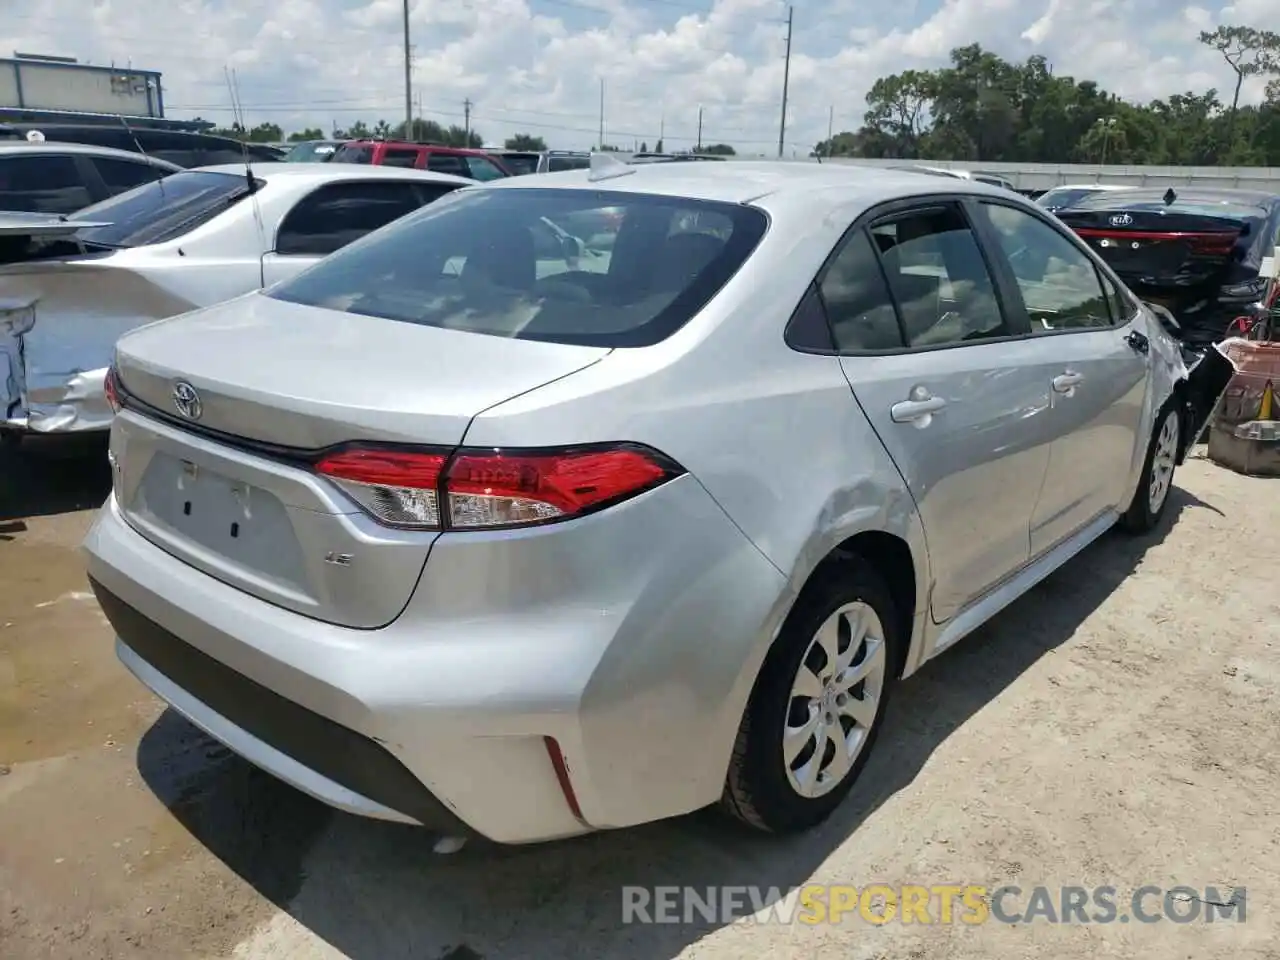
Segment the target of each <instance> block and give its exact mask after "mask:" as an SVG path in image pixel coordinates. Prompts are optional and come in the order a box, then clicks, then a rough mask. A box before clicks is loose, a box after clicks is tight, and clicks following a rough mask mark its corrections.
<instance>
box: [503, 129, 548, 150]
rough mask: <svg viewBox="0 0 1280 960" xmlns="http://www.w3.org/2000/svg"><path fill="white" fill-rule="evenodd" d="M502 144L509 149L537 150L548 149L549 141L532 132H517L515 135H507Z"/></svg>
mask: <svg viewBox="0 0 1280 960" xmlns="http://www.w3.org/2000/svg"><path fill="white" fill-rule="evenodd" d="M502 145H503V146H504V147H506V148H507V149H508V150H528V151H536V150H545V149H547V142H546V141H545V140H543V139H542V138H541V137H535V136H534V135H533V134H531V133H517V134H516V135H515V136H511V137H507V139H506V140H505V141H504V142H503V144H502Z"/></svg>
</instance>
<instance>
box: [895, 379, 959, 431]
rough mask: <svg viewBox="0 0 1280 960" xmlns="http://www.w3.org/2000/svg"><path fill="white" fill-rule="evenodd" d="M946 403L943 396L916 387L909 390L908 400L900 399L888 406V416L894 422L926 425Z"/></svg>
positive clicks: (919, 425)
mask: <svg viewBox="0 0 1280 960" xmlns="http://www.w3.org/2000/svg"><path fill="white" fill-rule="evenodd" d="M946 405H947V401H946V400H945V399H944V398H943V397H934V396H931V395H930V394H929V391H927V390H924V389H923V388H920V387H917V388H916V389H914V390H912V391H911V399H910V400H902V401H899V402H898V403H895V404H894V405H893V406H892V407H890V408H889V416H890V417H892V418H893V422H894V423H912V424H915V425H916V426H917V427H927V426H928V425H929V424H930V423H931V422H933V415H934V414H935V413H937V412H938V411H939V410H941V409H942V408H943V407H945V406H946Z"/></svg>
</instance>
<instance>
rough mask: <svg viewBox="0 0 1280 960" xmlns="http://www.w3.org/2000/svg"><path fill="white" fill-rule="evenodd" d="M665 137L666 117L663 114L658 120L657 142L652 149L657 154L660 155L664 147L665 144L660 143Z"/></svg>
mask: <svg viewBox="0 0 1280 960" xmlns="http://www.w3.org/2000/svg"><path fill="white" fill-rule="evenodd" d="M666 135H667V115H666V113H663V114H662V116H661V117H659V118H658V142H657V143H655V144H654V145H653V146H654V149H655V150H657V152H658V153H661V152H662V151H663V149H664V148H665V147H666V144H665V143H663V142H662V141H663V140H664V139H665V138H666Z"/></svg>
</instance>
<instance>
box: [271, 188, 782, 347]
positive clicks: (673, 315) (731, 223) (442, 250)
mask: <svg viewBox="0 0 1280 960" xmlns="http://www.w3.org/2000/svg"><path fill="white" fill-rule="evenodd" d="M605 219H607V221H608V222H611V223H616V224H617V232H616V234H614V235H612V236H610V237H608V238H607V240H608V242H607V243H603V244H599V243H597V242H596V241H595V240H594V239H592V238H590V237H584V236H583V235H582V234H580V233H575V232H574V231H573V230H572V229H570V225H572V224H574V223H591V222H601V221H603V220H605ZM767 228H768V220H767V218H766V217H765V215H764V214H763V213H762V212H761V211H760V210H757V209H755V208H753V207H749V206H745V205H742V204H728V203H715V202H709V201H697V200H687V199H683V198H676V197H659V196H650V195H645V194H633V193H610V192H606V191H599V190H542V189H527V190H462V191H459V192H457V193H455V194H453V195H452V196H450V197H449V198H447V199H446V200H444V201H442V202H440V203H438V204H433V205H431V206H430V207H428V208H427V209H425V210H421V211H419V212H417V213H415V214H413V215H411V216H409V217H406V218H405V219H403V220H401V221H400V222H398V223H396V224H393V225H392V226H390V227H388V228H387V229H386V230H382V231H379V232H378V233H376V234H373V235H372V236H369V237H366V238H365V239H364V240H361V241H359V242H357V243H353V244H352V245H351V246H349V247H347V248H346V249H344V250H341V251H339V252H338V253H336V254H334V255H333V256H332V257H330V258H328V259H327V260H324V261H323V262H321V263H320V264H318V265H316V266H315V267H313V268H312V269H310V270H308V271H306V272H305V273H303V274H300V275H298V276H297V277H295V278H293V279H292V280H288V281H286V282H285V283H283V284H281V285H279V286H277V287H275V288H273V289H272V290H271V292H270V293H269V296H272V297H274V298H276V299H279V300H287V301H289V302H291V303H301V304H307V305H310V306H314V307H323V308H326V309H329V310H339V311H342V312H344V313H354V314H360V315H363V316H368V317H377V318H384V319H387V320H395V321H400V322H404V323H416V324H422V325H424V326H431V327H445V328H448V329H452V330H465V331H469V332H472V333H481V334H489V335H492V336H499V337H512V338H516V339H525V340H543V341H551V342H556V343H573V344H587V345H594V346H607V347H627V346H646V345H649V344H653V343H657V342H659V341H661V340H663V339H665V338H666V337H667V336H669V335H670V334H671V333H673V332H674V331H675V330H677V329H678V328H679V327H681V326H683V325H684V324H685V323H686V322H688V320H689V319H690V318H691V317H693V316H694V314H696V313H697V312H698V311H699V310H701V309H702V308H703V306H705V305H706V303H707V302H708V301H709V300H710V299H711V298H712V297H714V296H715V295H716V294H717V293H718V292H719V291H720V289H721V288H722V287H723V286H724V284H725V283H727V282H728V280H729V279H730V278H731V277H732V276H733V275H734V274H735V273H736V272H737V271H738V269H739V268H740V267H741V266H742V265H743V263H744V262H745V261H746V260H747V258H748V257H750V256H751V254H752V252H753V251H754V250H755V248H756V245H757V244H758V243H759V242H760V238H761V237H762V236H764V233H765V231H766V229H767Z"/></svg>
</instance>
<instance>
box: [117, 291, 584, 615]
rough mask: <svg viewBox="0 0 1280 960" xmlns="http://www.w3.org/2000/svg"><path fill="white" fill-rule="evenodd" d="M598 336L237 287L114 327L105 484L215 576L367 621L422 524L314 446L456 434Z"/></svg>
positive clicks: (415, 566)
mask: <svg viewBox="0 0 1280 960" xmlns="http://www.w3.org/2000/svg"><path fill="white" fill-rule="evenodd" d="M608 352H609V351H608V349H606V348H600V347H582V346H566V345H561V344H552V343H542V342H536V341H528V340H511V339H506V338H503V337H496V336H487V335H483V334H475V333H466V332H461V331H456V330H448V329H442V328H438V327H426V326H419V325H415V324H410V323H401V322H397V321H393V320H383V319H380V318H374V317H368V316H361V315H356V314H349V313H342V312H338V311H333V310H326V309H323V308H317V307H309V306H303V305H299V304H293V303H287V302H284V301H281V300H274V299H271V298H269V297H266V296H263V295H261V294H250V295H249V296H247V297H242V298H239V299H237V300H232V301H229V302H227V303H224V304H221V305H219V306H217V307H213V308H210V309H208V310H203V311H199V312H196V313H192V314H187V315H185V316H183V317H178V318H175V319H173V320H169V321H162V322H160V323H156V324H152V325H151V326H149V327H147V328H145V329H142V330H138V331H135V332H134V333H132V334H130V335H128V336H126V337H124V338H123V339H122V340H121V341H120V343H119V344H118V346H117V354H116V371H117V376H118V379H119V384H120V386H121V388H122V392H123V395H124V397H125V404H126V410H125V411H124V412H123V413H122V414H121V415H120V416H119V417H117V419H116V424H115V426H114V428H113V435H112V452H113V458H114V462H115V469H116V477H115V486H116V491H117V493H116V495H117V498H118V500H119V502H120V505H121V509H122V511H123V513H124V516H125V518H126V519H127V520H128V522H129V523H130V524H131V525H132V526H134V527H135V529H137V530H138V531H139V532H140V533H142V534H143V536H145V537H147V538H148V539H149V540H151V541H152V542H154V543H156V544H157V545H158V546H160V547H161V548H162V549H164V550H166V551H168V552H169V553H171V554H173V555H174V556H176V557H178V558H179V559H181V560H183V561H185V562H187V563H189V564H191V565H192V566H195V567H197V568H199V569H201V570H203V571H204V572H206V573H208V574H210V575H211V576H214V577H216V578H217V579H219V580H222V581H223V582H226V583H229V584H232V585H233V586H236V587H237V588H239V589H242V590H244V591H246V592H248V593H250V594H253V595H255V596H257V597H259V598H261V599H263V600H266V601H269V602H272V603H275V604H278V605H280V606H283V607H286V608H288V609H291V610H295V611H297V612H299V613H304V614H307V615H309V616H314V617H316V618H317V619H321V620H325V621H327V622H332V623H339V624H343V625H346V626H352V627H369V628H372V627H379V626H383V625H385V624H386V623H389V622H390V621H391V620H393V619H395V617H396V616H397V615H398V614H399V612H400V610H402V609H403V607H404V605H405V603H406V602H407V601H408V599H409V596H410V594H411V593H412V591H413V585H414V584H415V583H416V582H417V578H418V575H419V574H420V572H421V569H422V565H423V563H425V561H426V558H427V554H428V552H429V550H430V547H431V544H432V542H433V541H434V539H435V537H436V534H435V533H432V532H423V531H412V530H397V529H392V528H389V527H385V526H380V525H379V524H378V523H376V522H375V521H373V520H372V519H371V518H370V517H369V516H367V515H366V514H365V513H364V512H363V511H361V510H360V508H359V507H358V506H357V505H356V503H355V501H354V500H352V499H351V498H350V497H348V496H346V495H344V494H343V493H342V491H341V490H340V489H339V488H338V487H337V486H335V485H334V484H332V483H330V482H329V481H328V480H326V479H324V478H323V477H321V476H319V475H317V473H316V472H315V470H314V469H313V468H312V464H313V463H314V462H315V460H316V459H317V456H318V453H319V451H321V450H323V449H332V448H333V447H335V446H337V445H340V444H343V443H346V442H349V441H360V442H383V443H400V444H412V445H430V446H435V447H445V448H453V447H456V446H457V445H458V444H460V443H461V441H462V439H463V436H464V434H465V433H466V430H467V427H468V425H469V424H470V422H471V419H472V418H473V417H474V416H475V415H476V414H478V413H480V412H481V411H483V410H485V409H486V408H488V407H490V406H493V405H494V404H497V403H500V402H502V401H504V400H508V399H510V398H512V397H514V396H516V395H518V394H521V393H524V392H527V391H529V390H532V389H535V388H537V387H539V386H541V385H543V384H546V383H548V382H550V381H552V380H556V379H559V378H561V377H564V376H567V375H569V374H571V373H573V372H575V371H577V370H580V369H582V368H583V367H585V366H588V365H590V364H592V363H594V362H596V361H597V360H599V359H600V358H601V357H603V356H605V355H606V354H607V353H608ZM193 401H194V402H193Z"/></svg>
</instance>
